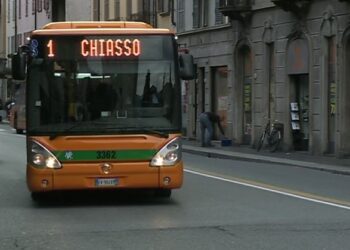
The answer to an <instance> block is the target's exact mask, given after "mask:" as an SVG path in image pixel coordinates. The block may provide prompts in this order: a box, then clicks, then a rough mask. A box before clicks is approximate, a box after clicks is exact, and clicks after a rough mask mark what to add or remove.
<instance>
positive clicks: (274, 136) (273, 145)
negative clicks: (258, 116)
mask: <svg viewBox="0 0 350 250" xmlns="http://www.w3.org/2000/svg"><path fill="white" fill-rule="evenodd" d="M281 138H282V135H281V131H279V130H273V131H272V132H271V135H270V137H269V141H268V143H269V146H270V152H276V150H277V149H278V148H279V145H280V143H281Z"/></svg>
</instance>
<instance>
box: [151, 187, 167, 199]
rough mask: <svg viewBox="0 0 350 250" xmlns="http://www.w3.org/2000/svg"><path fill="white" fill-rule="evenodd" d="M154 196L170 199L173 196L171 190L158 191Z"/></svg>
mask: <svg viewBox="0 0 350 250" xmlns="http://www.w3.org/2000/svg"><path fill="white" fill-rule="evenodd" d="M154 194H155V196H156V197H160V198H170V196H171V189H156V190H155V193H154Z"/></svg>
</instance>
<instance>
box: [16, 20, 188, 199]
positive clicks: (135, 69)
mask: <svg viewBox="0 0 350 250" xmlns="http://www.w3.org/2000/svg"><path fill="white" fill-rule="evenodd" d="M177 47H178V46H177V43H176V39H175V36H174V34H173V33H172V32H170V31H169V30H167V29H156V28H152V27H151V26H150V25H148V24H145V23H140V22H59V23H50V24H48V25H46V26H44V27H43V28H42V29H40V30H35V31H33V32H32V35H31V39H30V41H29V43H28V45H26V46H23V47H21V48H20V49H19V51H18V53H16V54H15V55H14V56H13V57H12V69H13V78H14V79H23V78H25V79H26V89H27V91H26V136H27V186H28V188H29V190H30V191H31V193H32V197H33V199H37V198H39V197H40V196H41V194H43V193H45V192H50V191H56V190H79V189H123V188H128V189H129V188H139V189H141V188H142V189H151V190H154V191H155V194H157V195H158V196H161V197H170V195H171V190H172V189H176V188H180V187H181V185H182V182H183V162H182V158H181V151H182V147H181V103H180V102H181V86H180V79H181V78H182V79H193V77H194V67H193V59H192V57H191V56H190V55H189V54H178V51H177Z"/></svg>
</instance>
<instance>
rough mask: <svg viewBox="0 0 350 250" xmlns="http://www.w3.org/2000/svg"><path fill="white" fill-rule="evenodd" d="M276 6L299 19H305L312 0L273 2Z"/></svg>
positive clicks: (277, 0) (279, 0) (274, 0)
mask: <svg viewBox="0 0 350 250" xmlns="http://www.w3.org/2000/svg"><path fill="white" fill-rule="evenodd" d="M271 1H272V2H273V3H274V4H275V5H276V6H279V7H280V8H281V9H283V10H284V11H290V12H292V13H294V15H296V16H297V17H298V18H303V17H305V16H306V15H307V12H308V11H309V7H310V4H311V2H312V0H292V1H291V0H271Z"/></svg>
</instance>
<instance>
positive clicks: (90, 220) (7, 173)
mask: <svg viewBox="0 0 350 250" xmlns="http://www.w3.org/2000/svg"><path fill="white" fill-rule="evenodd" d="M24 143H25V136H23V135H16V134H15V132H14V131H12V130H10V129H9V128H8V127H7V125H3V124H1V125H0V169H1V173H0V200H1V202H0V249H4V250H5V249H6V250H8V249H35V250H38V249H52V250H54V249H185V250H186V249H191V250H193V249H269V250H270V249H337V250H338V249H350V194H349V190H350V176H342V175H337V174H331V173H325V172H320V171H313V170H308V169H302V168H295V167H292V166H281V165H273V164H272V165H271V164H263V163H254V162H244V161H233V160H223V159H215V158H207V157H203V156H198V155H191V154H184V161H185V165H186V173H185V182H184V186H183V188H181V189H179V190H175V191H174V192H173V195H172V198H171V199H170V200H164V199H156V198H154V197H153V195H152V194H150V193H148V192H147V191H140V192H130V191H129V192H105V193H100V192H73V193H64V194H59V195H55V196H53V197H52V198H51V199H49V200H48V201H47V202H45V203H42V204H37V203H35V202H33V201H32V200H31V199H30V195H29V192H28V191H27V189H26V184H25V145H24Z"/></svg>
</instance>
